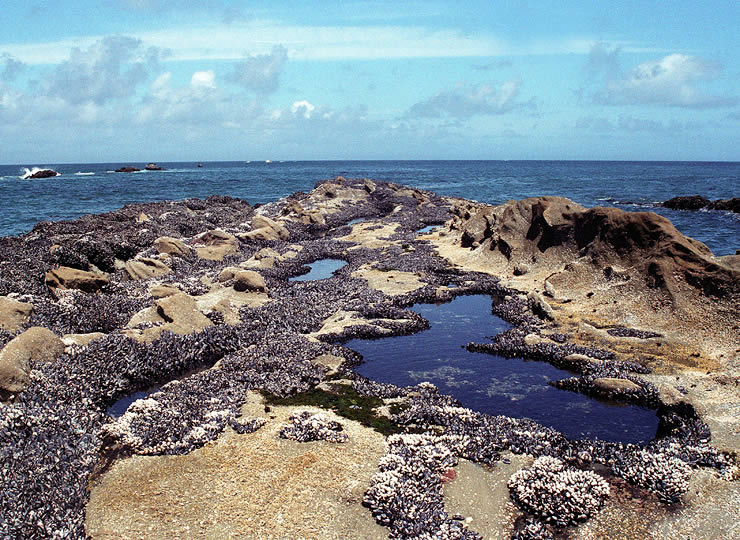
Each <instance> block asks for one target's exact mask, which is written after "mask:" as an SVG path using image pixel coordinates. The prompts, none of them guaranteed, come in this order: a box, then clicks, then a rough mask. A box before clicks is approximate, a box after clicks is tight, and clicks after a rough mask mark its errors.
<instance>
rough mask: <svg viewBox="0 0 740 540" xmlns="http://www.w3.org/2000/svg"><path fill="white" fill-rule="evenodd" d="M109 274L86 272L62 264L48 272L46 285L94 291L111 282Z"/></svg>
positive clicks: (53, 287)
mask: <svg viewBox="0 0 740 540" xmlns="http://www.w3.org/2000/svg"><path fill="white" fill-rule="evenodd" d="M109 281H110V280H109V278H108V275H107V274H101V273H98V272H86V271H84V270H78V269H76V268H69V267H67V266H60V267H59V268H54V269H52V270H50V271H49V272H47V273H46V285H47V286H48V287H49V288H51V289H52V290H53V289H77V290H80V291H84V292H88V293H93V292H97V291H99V290H100V289H102V288H103V287H104V286H106V285H107V284H108V283H109Z"/></svg>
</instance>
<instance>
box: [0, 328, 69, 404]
mask: <svg viewBox="0 0 740 540" xmlns="http://www.w3.org/2000/svg"><path fill="white" fill-rule="evenodd" d="M63 353H64V343H63V342H62V340H61V339H59V337H58V336H56V335H55V334H54V333H53V332H52V331H51V330H48V329H46V328H42V327H39V326H34V327H32V328H29V329H28V330H26V331H25V332H23V333H22V334H21V335H19V336H16V337H15V338H13V339H12V340H10V341H9V342H8V343H7V345H5V347H4V348H3V349H2V351H0V390H2V391H4V392H6V393H17V392H20V391H22V390H23V389H24V388H25V386H26V384H27V383H28V380H29V375H30V372H31V362H32V361H35V362H51V361H53V360H56V359H57V358H59V357H60V356H61V355H62V354H63ZM0 393H2V392H0Z"/></svg>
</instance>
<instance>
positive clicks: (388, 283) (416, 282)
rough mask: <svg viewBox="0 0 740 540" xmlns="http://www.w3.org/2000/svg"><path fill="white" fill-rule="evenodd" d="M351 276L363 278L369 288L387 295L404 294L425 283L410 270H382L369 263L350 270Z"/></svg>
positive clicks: (419, 287)
mask: <svg viewBox="0 0 740 540" xmlns="http://www.w3.org/2000/svg"><path fill="white" fill-rule="evenodd" d="M352 277H355V278H361V279H364V280H365V281H367V284H368V285H369V286H370V287H371V288H373V289H376V290H378V291H381V292H383V293H385V294H387V295H389V296H398V295H401V294H406V293H409V292H411V291H415V290H416V289H421V288H422V287H423V286H424V285H425V283H424V282H423V281H421V280H420V279H419V276H417V275H416V274H412V273H411V272H401V271H399V270H389V271H383V270H378V269H377V268H375V267H373V266H372V265H371V264H363V265H362V266H360V267H359V268H358V269H357V270H355V271H354V272H352Z"/></svg>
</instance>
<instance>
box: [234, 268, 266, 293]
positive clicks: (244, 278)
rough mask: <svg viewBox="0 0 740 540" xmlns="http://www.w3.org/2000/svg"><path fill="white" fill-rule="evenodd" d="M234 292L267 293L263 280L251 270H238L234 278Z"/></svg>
mask: <svg viewBox="0 0 740 540" xmlns="http://www.w3.org/2000/svg"><path fill="white" fill-rule="evenodd" d="M234 290H237V291H262V292H267V285H265V278H263V277H262V276H261V275H260V274H259V273H257V272H255V271H253V270H240V271H239V272H237V273H236V275H235V276H234Z"/></svg>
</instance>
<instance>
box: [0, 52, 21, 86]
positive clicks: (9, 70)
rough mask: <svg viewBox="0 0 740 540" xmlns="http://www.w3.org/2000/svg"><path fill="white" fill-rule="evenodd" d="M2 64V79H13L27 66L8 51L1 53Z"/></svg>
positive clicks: (0, 76) (0, 61)
mask: <svg viewBox="0 0 740 540" xmlns="http://www.w3.org/2000/svg"><path fill="white" fill-rule="evenodd" d="M0 66H2V68H3V69H2V72H0V80H2V81H12V80H13V79H15V78H16V77H17V76H18V74H19V73H20V72H21V71H22V70H23V68H24V67H25V66H24V64H23V62H20V61H19V60H17V59H16V58H13V57H12V56H11V55H10V54H8V53H2V54H0Z"/></svg>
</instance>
